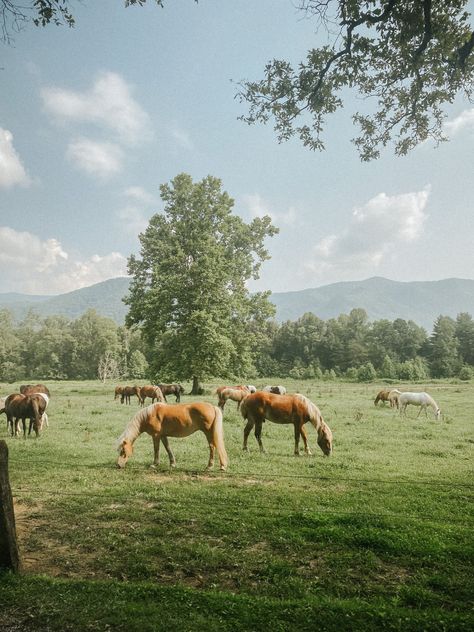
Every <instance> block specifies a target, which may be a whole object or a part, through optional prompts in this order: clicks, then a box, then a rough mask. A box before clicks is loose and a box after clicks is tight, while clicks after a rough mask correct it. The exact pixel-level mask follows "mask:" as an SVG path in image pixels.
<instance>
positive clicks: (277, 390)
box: [262, 386, 286, 395]
mask: <svg viewBox="0 0 474 632" xmlns="http://www.w3.org/2000/svg"><path fill="white" fill-rule="evenodd" d="M262 391H264V392H265V393H273V394H274V395H285V393H286V388H285V387H284V386H264V387H263V388H262Z"/></svg>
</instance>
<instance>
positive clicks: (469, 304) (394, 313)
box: [0, 277, 474, 331]
mask: <svg viewBox="0 0 474 632" xmlns="http://www.w3.org/2000/svg"><path fill="white" fill-rule="evenodd" d="M128 284H129V280H128V279H127V278H126V277H120V278H116V279H110V280H108V281H103V282H102V283H97V284H96V285H92V286H90V287H86V288H83V289H81V290H75V291H74V292H69V293H67V294H60V295H58V296H52V297H51V296H30V295H26V294H12V293H8V294H0V309H2V308H7V309H9V310H11V311H12V312H13V314H14V316H15V318H16V319H22V318H23V317H24V316H25V314H26V313H27V312H28V310H29V309H33V310H34V311H35V312H37V313H38V314H40V315H42V316H49V315H52V314H62V315H64V316H68V317H69V318H77V317H78V316H80V315H81V314H83V313H84V312H85V311H86V310H87V309H95V310H96V311H97V312H98V313H99V314H101V315H103V316H107V317H109V318H112V319H113V320H115V321H116V322H117V323H120V324H122V323H123V322H124V320H125V314H126V313H127V307H126V305H124V304H123V302H122V297H123V296H125V294H126V293H127V290H128ZM271 300H272V302H273V303H274V304H275V306H276V308H277V314H276V319H277V320H278V321H280V322H281V321H284V320H288V319H289V320H295V319H297V318H298V317H299V316H301V315H302V314H304V313H305V312H314V313H315V314H316V315H317V316H319V317H320V318H322V319H323V320H326V319H328V318H333V317H335V316H338V315H339V314H341V313H346V314H347V313H349V312H350V310H351V309H353V308H354V307H362V308H364V309H365V310H366V311H367V313H368V315H369V318H370V319H371V320H378V319H380V318H387V319H388V320H395V318H403V319H405V320H413V321H415V322H416V323H417V324H419V325H422V326H423V327H425V328H426V329H427V330H428V331H429V330H431V328H432V325H433V322H434V320H435V319H436V318H437V317H438V316H439V315H440V314H443V315H446V316H452V317H455V316H456V315H457V314H459V312H469V313H471V314H474V280H470V279H444V280H442V281H412V282H407V283H402V282H399V281H390V280H389V279H383V278H381V277H373V278H371V279H366V280H364V281H350V282H342V283H333V284H331V285H325V286H322V287H318V288H311V289H307V290H299V291H296V292H275V293H274V294H272V296H271Z"/></svg>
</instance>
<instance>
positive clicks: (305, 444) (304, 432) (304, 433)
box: [300, 425, 313, 456]
mask: <svg viewBox="0 0 474 632" xmlns="http://www.w3.org/2000/svg"><path fill="white" fill-rule="evenodd" d="M300 432H301V436H302V438H303V443H304V451H305V453H306V454H307V455H308V456H311V455H312V454H313V453H312V452H311V450H310V449H309V445H308V435H307V433H306V428H305V427H304V426H303V425H302V426H301V427H300Z"/></svg>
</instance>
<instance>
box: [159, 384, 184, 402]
mask: <svg viewBox="0 0 474 632" xmlns="http://www.w3.org/2000/svg"><path fill="white" fill-rule="evenodd" d="M158 387H159V388H160V389H161V392H162V393H163V397H164V399H165V402H166V401H168V400H167V399H166V396H167V395H174V396H175V397H176V402H178V403H179V402H180V401H181V395H182V394H183V393H184V388H183V387H182V386H181V384H158Z"/></svg>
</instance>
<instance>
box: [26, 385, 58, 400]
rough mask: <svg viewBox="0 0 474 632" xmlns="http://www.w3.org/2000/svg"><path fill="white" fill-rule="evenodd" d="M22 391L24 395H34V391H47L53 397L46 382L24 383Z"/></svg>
mask: <svg viewBox="0 0 474 632" xmlns="http://www.w3.org/2000/svg"><path fill="white" fill-rule="evenodd" d="M20 393H21V394H22V395H33V394H34V393H45V395H47V396H48V397H51V394H50V392H49V389H48V387H47V386H45V385H44V384H22V385H21V386H20Z"/></svg>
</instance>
